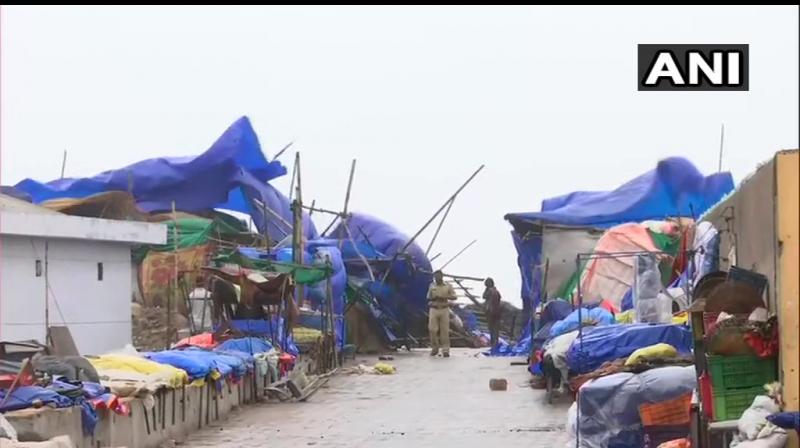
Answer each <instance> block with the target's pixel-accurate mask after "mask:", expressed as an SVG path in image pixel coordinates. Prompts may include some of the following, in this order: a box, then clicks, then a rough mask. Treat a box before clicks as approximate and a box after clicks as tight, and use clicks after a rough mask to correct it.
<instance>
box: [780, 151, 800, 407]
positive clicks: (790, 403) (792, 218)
mask: <svg viewBox="0 0 800 448" xmlns="http://www.w3.org/2000/svg"><path fill="white" fill-rule="evenodd" d="M776 159H777V166H776V170H777V172H776V178H777V179H776V180H777V216H776V221H777V224H778V225H777V233H778V245H779V250H778V285H777V294H778V300H777V301H778V318H779V320H780V322H779V326H780V344H781V348H780V358H781V373H782V379H783V400H784V402H785V403H786V410H787V411H798V410H800V390H798V385H799V384H800V376H798V374H799V373H800V353H799V352H798V340H800V331H799V328H800V323H799V322H798V320H799V319H798V315H800V307H798V297H800V286H799V285H798V275H797V272H798V269H800V261H799V260H798V247H800V235H798V227H799V226H800V218H798V215H799V214H800V211H799V210H798V209H799V208H800V206H798V203H800V197H798V196H799V195H798V191H800V168H798V165H799V164H800V153H798V152H797V151H794V152H782V153H779V154H778V155H777V156H776Z"/></svg>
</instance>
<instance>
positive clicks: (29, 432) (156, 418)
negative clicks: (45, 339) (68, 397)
mask: <svg viewBox="0 0 800 448" xmlns="http://www.w3.org/2000/svg"><path fill="white" fill-rule="evenodd" d="M271 383H272V378H269V376H268V375H267V376H257V375H256V374H255V373H251V374H248V375H247V376H245V377H244V378H242V380H241V381H240V382H239V383H237V384H233V383H231V382H225V383H223V386H222V387H221V389H220V388H218V387H217V386H216V385H214V384H211V383H209V384H206V385H205V386H202V387H192V386H185V387H183V388H180V389H161V390H159V391H158V392H157V393H156V394H155V395H154V396H153V399H152V400H150V399H148V400H143V399H138V398H137V399H126V402H127V404H128V406H129V407H130V410H131V412H130V414H129V415H127V416H123V415H117V414H115V413H114V412H112V411H108V410H99V411H98V417H99V418H100V420H99V421H98V423H97V427H96V428H95V432H94V434H93V435H92V436H85V435H84V434H83V430H82V426H81V410H80V408H78V407H71V408H65V409H52V408H40V409H24V410H20V411H14V412H8V413H6V414H5V417H6V419H7V420H8V421H9V423H11V424H12V425H13V426H14V428H15V429H16V430H17V433H18V436H19V440H20V441H24V442H38V441H44V440H49V439H52V438H54V437H57V436H68V437H69V438H70V439H72V441H73V443H75V446H76V447H77V448H97V447H126V448H157V447H159V446H160V445H161V444H162V443H164V442H165V441H168V440H170V439H172V440H175V441H182V440H184V439H185V438H186V436H187V435H188V434H190V433H191V432H193V431H196V430H198V429H201V428H203V427H205V426H207V425H209V424H211V423H213V422H215V421H217V420H220V419H224V418H225V417H227V416H228V414H230V412H231V411H232V410H233V409H235V408H238V407H240V406H243V405H246V404H250V403H255V402H257V401H259V400H260V399H261V398H263V397H264V390H265V389H266V387H267V386H268V385H269V384H271Z"/></svg>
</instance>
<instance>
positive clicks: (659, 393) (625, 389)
mask: <svg viewBox="0 0 800 448" xmlns="http://www.w3.org/2000/svg"><path fill="white" fill-rule="evenodd" d="M696 383H697V381H696V379H695V372H694V366H689V367H676V366H671V367H662V368H658V369H652V370H648V371H646V372H643V373H640V374H633V373H627V372H625V373H617V374H614V375H609V376H606V377H602V378H598V379H596V380H592V381H589V382H587V383H586V384H584V385H583V386H582V387H581V388H580V390H579V392H578V400H577V418H576V419H575V420H572V421H571V420H570V419H569V413H568V421H567V424H568V428H567V432H568V433H571V434H576V433H577V434H578V437H579V439H580V440H579V444H578V445H576V444H575V440H574V439H573V440H572V444H571V445H567V446H579V447H581V448H608V447H623V446H628V447H640V446H644V431H643V426H642V421H641V417H640V415H639V407H640V406H641V405H643V404H647V403H660V402H664V401H667V400H672V399H675V398H678V397H680V396H681V395H685V394H688V393H692V391H693V390H694V389H695V386H696ZM578 420H579V421H580V425H579V427H578V431H576V428H575V423H576V421H578ZM687 432H688V426H687Z"/></svg>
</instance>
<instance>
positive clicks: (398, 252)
mask: <svg viewBox="0 0 800 448" xmlns="http://www.w3.org/2000/svg"><path fill="white" fill-rule="evenodd" d="M484 166H485V165H481V166H480V167H478V169H477V170H475V172H474V173H472V175H471V176H470V177H469V179H467V180H466V182H464V183H463V184H461V186H460V187H458V190H456V192H455V193H453V194H452V195H450V197H449V198H447V201H446V202H445V203H444V204H442V206H441V207H439V210H437V211H436V213H434V214H433V216H431V217H430V219H428V221H427V222H426V223H425V224H423V225H422V228H420V229H419V230H418V231H417V233H415V234H414V236H412V237H411V239H409V240H408V242H406V244H405V245H404V246H403V247H402V249H400V250H399V251H397V252H395V254H394V257H392V262H391V263H389V266H390V267H391V265H392V264H393V263H394V261H395V260H396V259H397V257H398V256H399V255H400V254H401V253H404V252H405V251H406V249H408V247H409V246H411V245H412V244H414V240H416V239H417V237H418V236H419V235H420V234H421V233H422V232H424V231H425V229H427V228H428V226H429V225H430V224H431V223H432V222H433V220H434V219H436V217H437V216H439V213H441V212H442V210H444V209H445V207H447V206H448V204H449V203H450V201H452V200H454V199H455V198H456V196H458V194H459V193H461V191H462V190H463V189H464V188H465V187H466V186H467V185H468V184H469V183H470V182H472V179H474V178H475V176H477V175H478V173H480V172H481V170H482V169H483V167H484ZM390 272H391V268H390V269H387V270H386V273H385V274H384V275H383V279H382V280H381V281H382V282H385V281H386V277H388V276H389V273H390Z"/></svg>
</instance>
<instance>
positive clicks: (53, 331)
mask: <svg viewBox="0 0 800 448" xmlns="http://www.w3.org/2000/svg"><path fill="white" fill-rule="evenodd" d="M49 330H50V344H51V346H52V347H53V353H52V354H53V355H55V356H78V355H80V353H78V347H77V346H76V345H75V340H74V339H72V333H71V332H70V331H69V327H65V326H51V327H50V328H49Z"/></svg>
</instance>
